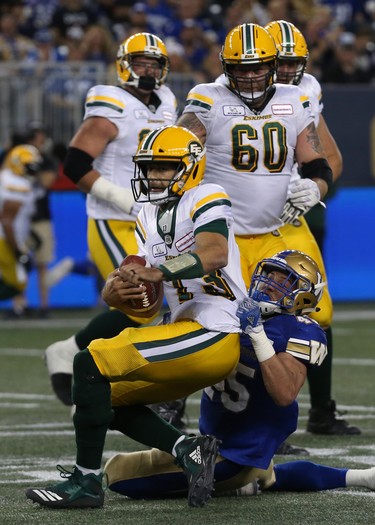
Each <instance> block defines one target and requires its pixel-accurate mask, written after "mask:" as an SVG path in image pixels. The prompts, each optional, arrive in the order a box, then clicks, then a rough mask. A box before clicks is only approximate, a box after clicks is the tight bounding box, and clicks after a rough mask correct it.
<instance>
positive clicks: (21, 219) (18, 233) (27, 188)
mask: <svg viewBox="0 0 375 525" xmlns="http://www.w3.org/2000/svg"><path fill="white" fill-rule="evenodd" d="M35 199H36V195H35V191H34V187H33V183H32V178H31V177H27V176H22V175H16V174H15V173H13V172H12V171H11V170H9V169H8V168H4V169H3V170H1V171H0V212H1V210H2V209H3V206H4V202H5V201H12V202H17V203H18V204H19V205H20V207H19V210H18V213H17V215H16V217H15V219H14V224H13V229H14V235H15V238H16V240H17V244H18V245H19V246H22V245H24V244H25V241H26V239H27V237H28V236H29V234H30V224H31V217H32V215H33V213H34V212H35ZM5 238H6V237H5V233H4V229H3V226H2V224H1V222H0V239H5Z"/></svg>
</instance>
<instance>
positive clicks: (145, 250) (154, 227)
mask: <svg viewBox="0 0 375 525" xmlns="http://www.w3.org/2000/svg"><path fill="white" fill-rule="evenodd" d="M218 221H220V222H218ZM224 221H225V223H226V226H227V228H228V248H229V254H228V264H227V266H225V267H224V268H222V269H220V270H217V271H215V272H212V273H211V274H209V275H205V276H203V277H202V278H195V279H182V280H176V281H172V282H164V283H163V284H164V294H165V298H166V300H167V302H168V306H169V309H170V311H171V321H172V322H174V321H176V320H178V319H192V320H194V321H197V322H198V323H200V324H201V325H202V326H203V327H204V328H207V329H208V330H214V331H218V332H225V333H232V332H240V327H239V320H238V318H237V316H236V310H237V306H238V301H237V300H241V299H243V298H244V297H245V296H246V287H245V283H244V281H243V278H242V275H241V268H240V255H239V250H238V247H237V244H236V241H235V238H234V233H233V216H232V212H231V203H230V200H229V197H228V194H227V193H226V192H225V191H224V189H223V188H222V187H220V186H218V185H217V184H201V185H199V186H197V187H195V188H193V189H191V190H189V191H187V192H186V193H184V194H183V196H182V197H181V199H180V200H178V201H176V202H175V204H174V205H173V206H170V207H169V208H168V209H167V210H165V211H162V210H161V209H160V208H159V207H158V206H155V205H153V204H150V203H147V204H145V205H144V206H143V208H142V209H141V211H140V213H139V215H138V219H137V224H136V237H137V242H138V246H139V255H141V256H144V257H145V258H146V259H147V261H148V262H149V263H150V264H151V266H154V267H159V266H160V265H161V264H163V263H164V262H166V261H168V260H171V259H174V258H175V257H178V256H180V255H183V254H187V253H189V252H193V251H194V250H195V235H196V233H197V232H199V231H205V230H206V229H207V225H208V224H210V223H211V228H212V229H213V230H214V231H218V232H223V227H225V225H224ZM212 229H209V231H212Z"/></svg>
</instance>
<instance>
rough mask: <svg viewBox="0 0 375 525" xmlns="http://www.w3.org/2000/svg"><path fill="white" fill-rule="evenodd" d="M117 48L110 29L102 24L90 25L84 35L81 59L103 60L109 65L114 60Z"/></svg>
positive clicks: (89, 60)
mask: <svg viewBox="0 0 375 525" xmlns="http://www.w3.org/2000/svg"><path fill="white" fill-rule="evenodd" d="M116 50H117V46H115V44H114V40H113V38H112V35H111V33H110V31H109V30H108V29H107V28H106V27H105V26H102V25H92V26H90V27H88V28H87V29H86V31H85V33H84V35H83V38H82V41H81V44H80V51H81V53H82V55H81V56H80V60H86V61H88V62H93V61H96V62H103V64H105V65H108V64H110V63H112V62H113V55H114V53H115V52H116Z"/></svg>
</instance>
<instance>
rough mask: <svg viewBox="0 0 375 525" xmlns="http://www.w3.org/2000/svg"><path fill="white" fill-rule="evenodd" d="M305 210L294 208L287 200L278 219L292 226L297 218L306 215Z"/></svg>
mask: <svg viewBox="0 0 375 525" xmlns="http://www.w3.org/2000/svg"><path fill="white" fill-rule="evenodd" d="M306 211H307V210H306V208H304V207H302V206H301V207H300V208H297V206H294V204H293V203H292V202H291V201H290V200H289V199H288V200H287V201H286V203H285V205H284V208H283V211H282V213H281V217H280V219H281V220H282V221H283V223H284V224H293V223H294V221H295V220H296V219H298V217H301V215H304V214H305V213H306Z"/></svg>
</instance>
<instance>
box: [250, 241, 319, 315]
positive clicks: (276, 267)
mask: <svg viewBox="0 0 375 525" xmlns="http://www.w3.org/2000/svg"><path fill="white" fill-rule="evenodd" d="M273 271H277V272H281V273H282V274H284V275H285V279H283V278H282V279H281V280H280V279H277V280H275V279H274V278H273V276H272V272H273ZM325 285H326V283H325V282H323V279H322V274H321V273H320V271H319V268H318V265H317V264H316V262H315V261H314V260H313V259H312V258H311V257H309V256H308V255H306V254H305V253H303V252H300V251H298V250H284V251H282V252H279V253H277V254H276V255H274V256H273V257H269V258H266V259H263V260H262V261H260V262H259V263H258V265H257V267H256V268H255V272H254V274H253V278H252V280H251V284H250V290H249V296H250V297H252V298H253V299H254V300H255V301H257V302H259V306H260V309H261V311H262V314H263V315H265V316H267V315H272V314H274V313H284V314H292V315H301V314H306V313H309V312H315V311H317V308H316V305H317V304H318V302H319V301H320V299H321V297H322V294H323V287H324V286H325ZM269 287H272V289H274V290H277V291H278V292H279V293H280V294H281V297H280V298H279V299H278V300H277V301H275V300H271V297H270V296H269V295H268V293H267V290H268V289H269Z"/></svg>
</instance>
